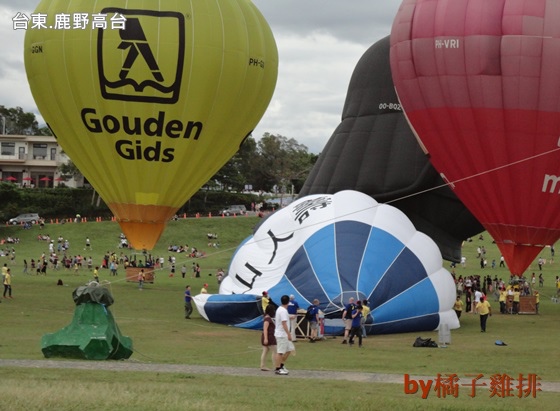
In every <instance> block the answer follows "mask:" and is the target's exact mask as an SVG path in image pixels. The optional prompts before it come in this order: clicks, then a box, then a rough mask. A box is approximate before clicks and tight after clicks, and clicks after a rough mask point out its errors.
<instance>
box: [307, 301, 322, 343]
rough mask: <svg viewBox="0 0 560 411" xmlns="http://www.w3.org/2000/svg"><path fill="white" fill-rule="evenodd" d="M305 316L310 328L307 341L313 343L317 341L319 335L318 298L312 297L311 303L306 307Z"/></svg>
mask: <svg viewBox="0 0 560 411" xmlns="http://www.w3.org/2000/svg"><path fill="white" fill-rule="evenodd" d="M305 318H306V319H307V321H309V328H310V329H311V334H310V336H309V342H311V343H314V342H315V341H317V339H318V336H319V300H318V299H316V298H315V299H314V300H313V304H311V305H310V306H309V307H308V308H307V313H306V314H305Z"/></svg>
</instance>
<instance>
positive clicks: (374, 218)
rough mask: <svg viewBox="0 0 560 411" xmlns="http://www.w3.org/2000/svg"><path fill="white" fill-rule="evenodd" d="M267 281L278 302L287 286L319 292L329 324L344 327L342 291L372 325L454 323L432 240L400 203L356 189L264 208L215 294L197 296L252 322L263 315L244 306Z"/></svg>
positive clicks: (305, 296)
mask: <svg viewBox="0 0 560 411" xmlns="http://www.w3.org/2000/svg"><path fill="white" fill-rule="evenodd" d="M265 290H267V291H268V294H269V296H270V297H271V298H272V300H273V301H275V302H276V303H279V302H280V297H281V296H282V295H290V294H293V295H294V296H295V297H296V300H297V301H298V302H299V305H300V307H307V306H308V305H310V304H311V302H312V301H313V300H314V299H315V298H317V299H318V300H319V301H320V308H321V310H322V311H323V312H324V313H325V316H326V326H327V328H328V332H329V333H338V332H342V331H343V330H344V326H343V324H342V321H341V319H340V318H341V314H342V311H343V310H344V304H346V303H347V302H348V299H349V298H350V297H354V298H356V299H360V300H363V299H367V300H368V301H369V306H370V307H371V310H372V314H373V316H374V318H375V321H374V322H373V326H370V327H369V332H370V333H376V334H384V333H397V332H409V331H426V330H434V329H436V328H438V327H439V325H440V323H443V322H444V323H446V324H449V326H450V327H451V328H457V327H458V326H459V323H458V321H457V316H456V314H455V312H454V311H453V310H452V309H451V308H452V306H453V302H454V301H455V285H454V281H453V278H452V277H451V274H449V272H447V270H445V269H444V268H443V267H442V259H441V253H440V252H439V250H438V248H437V246H436V245H435V243H434V242H433V241H432V240H431V239H430V238H429V237H427V236H426V235H425V234H423V233H421V232H419V231H416V229H415V228H414V226H413V225H412V223H411V222H410V220H408V219H407V217H406V216H405V215H404V214H403V213H402V212H401V211H399V210H398V209H396V208H395V207H392V206H388V205H380V204H378V203H377V202H376V201H375V200H374V199H372V198H371V197H369V196H367V195H365V194H363V193H360V192H357V191H340V192H338V193H336V194H334V195H329V194H324V195H310V196H307V197H304V198H301V199H298V200H296V201H295V202H293V203H291V204H290V205H288V206H287V207H285V208H283V209H281V210H279V211H277V212H276V213H274V214H272V215H271V216H270V217H269V218H267V219H266V220H265V221H264V222H263V223H262V224H261V226H260V227H259V228H258V229H257V230H256V232H255V233H254V235H253V236H251V237H249V238H247V239H246V240H245V241H244V242H243V243H242V244H241V245H240V246H239V248H238V250H237V251H236V252H235V254H234V256H233V258H232V261H231V264H230V267H229V271H228V276H227V277H226V278H225V279H224V280H223V281H222V284H221V286H220V295H219V296H208V295H200V296H196V297H195V302H196V303H197V308H198V310H199V312H200V313H201V314H202V315H203V316H205V317H206V318H207V319H209V320H210V321H215V322H222V323H228V324H234V325H239V326H245V327H248V328H258V327H259V326H260V325H262V314H258V315H253V316H252V317H251V314H252V313H253V312H255V310H254V306H255V301H257V299H258V296H260V295H261V293H262V291H265ZM240 296H241V297H240ZM224 301H227V304H228V305H225V304H224ZM259 304H260V302H259ZM226 307H227V308H226ZM220 308H221V309H220ZM241 310H242V312H243V315H241V314H240V311H241Z"/></svg>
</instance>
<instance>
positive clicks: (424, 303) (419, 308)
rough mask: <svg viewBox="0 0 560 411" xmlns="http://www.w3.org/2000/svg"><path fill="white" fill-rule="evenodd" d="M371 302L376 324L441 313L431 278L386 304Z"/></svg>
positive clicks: (374, 300)
mask: <svg viewBox="0 0 560 411" xmlns="http://www.w3.org/2000/svg"><path fill="white" fill-rule="evenodd" d="M370 301H371V305H372V311H373V312H372V314H373V316H374V318H375V322H378V321H379V322H386V321H396V320H398V319H403V318H406V317H410V318H417V317H421V316H424V315H431V314H434V313H438V312H439V302H438V301H439V300H438V296H437V292H436V290H435V288H434V286H433V284H432V282H431V281H430V279H429V278H427V277H426V278H425V279H424V280H422V281H419V282H418V283H416V284H414V285H413V286H412V287H410V288H408V289H405V290H403V291H401V293H399V294H397V295H395V296H393V297H392V298H391V299H390V300H387V301H386V302H385V303H382V304H381V303H379V301H378V300H376V299H375V298H373V299H372V300H370Z"/></svg>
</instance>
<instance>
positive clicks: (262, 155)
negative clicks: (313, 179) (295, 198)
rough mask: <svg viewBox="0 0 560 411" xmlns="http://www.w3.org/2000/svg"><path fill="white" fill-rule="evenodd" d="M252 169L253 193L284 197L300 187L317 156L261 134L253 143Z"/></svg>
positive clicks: (287, 141) (286, 140) (278, 137)
mask: <svg viewBox="0 0 560 411" xmlns="http://www.w3.org/2000/svg"><path fill="white" fill-rule="evenodd" d="M257 154H258V156H257V157H256V158H255V162H254V167H253V176H254V180H255V184H254V186H256V189H259V190H264V191H272V190H273V189H276V191H277V192H279V193H288V192H291V190H292V185H293V186H294V191H297V188H299V187H301V185H302V184H303V181H305V179H306V178H307V176H308V175H309V172H310V170H311V168H312V167H313V164H314V163H315V161H317V156H316V155H314V154H310V153H309V151H308V148H307V147H306V146H305V145H303V144H300V143H298V142H297V141H296V140H295V139H293V138H287V137H284V136H281V135H273V134H270V133H265V134H264V135H263V137H262V138H261V140H260V141H259V142H258V143H257Z"/></svg>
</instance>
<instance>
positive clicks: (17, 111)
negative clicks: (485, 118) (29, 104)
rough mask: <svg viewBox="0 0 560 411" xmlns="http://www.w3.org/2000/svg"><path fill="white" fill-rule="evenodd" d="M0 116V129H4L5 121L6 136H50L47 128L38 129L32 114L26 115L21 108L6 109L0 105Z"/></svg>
mask: <svg viewBox="0 0 560 411" xmlns="http://www.w3.org/2000/svg"><path fill="white" fill-rule="evenodd" d="M0 116H2V117H3V119H1V121H2V123H1V124H0V127H2V129H3V128H4V121H5V127H6V134H17V135H39V136H48V135H51V133H50V130H48V128H47V127H39V123H38V122H37V119H36V118H35V114H34V113H27V112H25V111H23V109H22V108H21V107H13V108H8V107H5V106H2V105H0ZM2 131H3V130H2Z"/></svg>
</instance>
